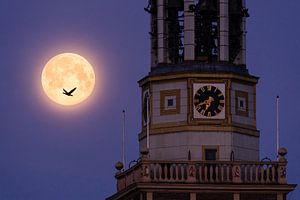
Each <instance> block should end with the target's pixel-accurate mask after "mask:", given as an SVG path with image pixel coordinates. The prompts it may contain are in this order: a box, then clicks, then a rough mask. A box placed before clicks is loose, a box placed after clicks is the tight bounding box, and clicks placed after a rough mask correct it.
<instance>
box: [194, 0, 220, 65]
mask: <svg viewBox="0 0 300 200" xmlns="http://www.w3.org/2000/svg"><path fill="white" fill-rule="evenodd" d="M218 7H219V6H218V0H198V2H197V3H196V4H195V6H192V7H191V11H194V13H195V58H196V60H198V61H213V62H216V61H217V60H218V55H219V33H218V32H219V19H218V13H219V11H218Z"/></svg>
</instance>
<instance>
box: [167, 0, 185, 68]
mask: <svg viewBox="0 0 300 200" xmlns="http://www.w3.org/2000/svg"><path fill="white" fill-rule="evenodd" d="M183 7H184V2H183V0H169V1H168V7H167V18H166V21H167V28H166V29H167V41H168V42H167V52H168V59H169V61H170V62H171V63H173V64H177V63H182V62H183V61H184V57H183V55H184V46H183V39H184V35H183V33H184V32H183V31H184V11H183Z"/></svg>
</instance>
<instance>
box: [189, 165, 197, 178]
mask: <svg viewBox="0 0 300 200" xmlns="http://www.w3.org/2000/svg"><path fill="white" fill-rule="evenodd" d="M189 175H190V177H195V176H196V169H195V167H194V166H193V165H191V166H190V167H189Z"/></svg>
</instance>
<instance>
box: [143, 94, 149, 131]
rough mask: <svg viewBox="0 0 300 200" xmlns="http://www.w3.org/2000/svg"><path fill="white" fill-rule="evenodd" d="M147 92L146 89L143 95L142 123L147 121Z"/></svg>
mask: <svg viewBox="0 0 300 200" xmlns="http://www.w3.org/2000/svg"><path fill="white" fill-rule="evenodd" d="M148 101H149V92H148V91H146V92H145V93H144V95H143V119H144V125H146V124H147V122H148V110H149V108H148V106H149V102H148Z"/></svg>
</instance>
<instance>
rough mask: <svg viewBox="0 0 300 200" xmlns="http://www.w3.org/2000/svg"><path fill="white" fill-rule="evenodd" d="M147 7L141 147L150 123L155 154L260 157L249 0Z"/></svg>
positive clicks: (175, 1)
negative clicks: (248, 44)
mask: <svg viewBox="0 0 300 200" xmlns="http://www.w3.org/2000/svg"><path fill="white" fill-rule="evenodd" d="M146 10H147V11H148V12H149V13H150V15H151V32H150V36H151V44H152V46H151V55H152V57H151V71H150V73H149V75H148V76H146V77H145V78H144V79H142V80H141V81H139V84H140V87H141V88H142V91H143V92H142V94H143V95H142V98H143V104H144V105H143V108H144V109H143V116H144V119H143V120H142V127H143V129H142V132H141V134H140V135H139V141H140V150H145V149H147V141H146V140H147V137H146V136H147V126H149V127H148V131H149V146H148V147H149V156H150V158H151V159H155V160H166V159H172V160H182V159H187V158H188V155H189V154H190V155H191V159H192V160H207V159H211V158H214V159H216V160H233V159H235V160H259V131H258V130H257V128H256V110H255V109H256V106H255V104H256V102H255V101H256V98H255V96H256V84H257V81H258V78H257V77H255V76H252V75H250V74H249V72H248V70H247V68H246V63H245V58H246V56H245V52H246V50H245V40H246V30H245V19H246V17H247V16H248V13H247V9H246V8H245V6H244V2H243V1H241V0H230V1H228V0H206V1H203V0H202V1H196V2H195V1H194V0H186V1H183V0H182V1H180V0H169V1H165V0H157V1H150V4H149V6H148V8H146ZM148 100H149V104H148V105H150V106H149V109H148V112H149V115H148V116H149V123H147V114H146V112H147V109H146V108H147V105H146V104H147V101H148ZM189 152H190V153H189ZM206 156H207V157H209V158H206Z"/></svg>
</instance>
